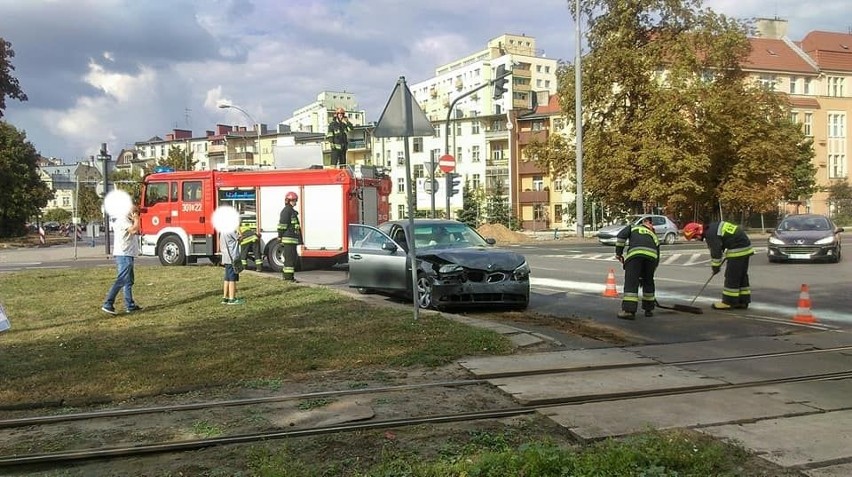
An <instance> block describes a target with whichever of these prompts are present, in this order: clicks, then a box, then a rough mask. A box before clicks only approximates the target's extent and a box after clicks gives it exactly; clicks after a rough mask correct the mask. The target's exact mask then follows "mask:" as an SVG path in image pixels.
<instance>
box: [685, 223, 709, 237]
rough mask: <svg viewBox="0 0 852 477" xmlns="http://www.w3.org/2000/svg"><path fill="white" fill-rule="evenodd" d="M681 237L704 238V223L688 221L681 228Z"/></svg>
mask: <svg viewBox="0 0 852 477" xmlns="http://www.w3.org/2000/svg"><path fill="white" fill-rule="evenodd" d="M683 237H684V238H685V239H686V240H693V239H695V240H704V225H702V224H700V223H698V222H690V223H688V224H686V227H684V228H683Z"/></svg>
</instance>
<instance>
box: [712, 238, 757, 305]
mask: <svg viewBox="0 0 852 477" xmlns="http://www.w3.org/2000/svg"><path fill="white" fill-rule="evenodd" d="M704 240H705V241H706V242H707V248H709V249H710V266H711V267H712V270H713V275H716V274H717V273H719V272H720V271H721V269H722V261H723V260H722V256H723V255H724V257H725V260H724V261H727V263H728V264H727V265H726V266H725V284H724V285H723V286H722V301H720V302H717V303H713V309H715V310H730V309H731V308H741V309H745V308H748V304H749V303H751V288H750V287H749V283H748V262H749V258H750V257H751V256H752V255H754V249H753V248H751V239H749V238H748V235H746V233H745V231H743V229H742V227H740V226H738V225H736V224H732V223H730V222H725V221H719V222H712V223H709V224H706V225H704Z"/></svg>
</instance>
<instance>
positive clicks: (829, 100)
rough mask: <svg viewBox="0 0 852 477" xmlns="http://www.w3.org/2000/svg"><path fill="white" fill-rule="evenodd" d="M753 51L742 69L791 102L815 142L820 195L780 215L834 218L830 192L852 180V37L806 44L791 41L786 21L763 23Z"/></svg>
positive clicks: (815, 36)
mask: <svg viewBox="0 0 852 477" xmlns="http://www.w3.org/2000/svg"><path fill="white" fill-rule="evenodd" d="M756 27H757V35H756V37H754V38H751V39H750V41H751V45H752V51H751V54H750V55H749V58H748V59H747V60H746V61H745V62H744V64H743V65H742V67H743V69H744V70H745V71H746V72H748V73H749V75H750V77H751V79H752V80H753V81H756V82H758V83H761V84H763V85H766V86H767V87H769V88H772V89H774V90H775V91H777V92H778V93H779V94H785V95H787V96H788V97H789V101H790V105H791V107H792V112H791V115H792V116H791V119H792V120H793V121H795V122H797V123H799V124H801V125H802V128H803V130H804V132H805V134H806V135H807V136H808V137H810V138H812V139H813V148H814V153H815V157H814V159H813V160H814V165H815V166H816V167H817V175H816V181H817V185H818V186H819V187H820V191H819V192H817V193H816V194H814V195H813V196H812V197H803V198H801V200H800V201H799V202H797V203H790V204H782V207H781V211H782V212H784V211H792V210H796V206H799V211H800V212H805V211H808V212H814V213H820V214H829V215H830V214H831V212H832V210H831V206H830V203H829V201H828V193H827V190H826V188H827V187H828V186H830V185H831V184H832V183H835V182H838V181H848V179H849V150H850V147H849V146H850V144H849V130H848V123H847V119H848V117H849V115H850V113H852V94H850V91H849V89H848V88H847V84H846V83H852V50H850V48H852V34H850V33H836V32H825V31H811V32H810V33H808V34H807V35H805V37H804V38H803V39H802V40H801V41H793V40H790V39H789V38H787V36H786V34H787V21H786V20H781V19H777V18H774V19H758V20H757V22H756Z"/></svg>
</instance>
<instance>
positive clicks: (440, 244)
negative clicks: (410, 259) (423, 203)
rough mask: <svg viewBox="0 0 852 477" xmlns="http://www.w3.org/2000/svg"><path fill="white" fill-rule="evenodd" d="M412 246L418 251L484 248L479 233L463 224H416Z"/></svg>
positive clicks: (484, 245) (484, 242) (486, 244)
mask: <svg viewBox="0 0 852 477" xmlns="http://www.w3.org/2000/svg"><path fill="white" fill-rule="evenodd" d="M414 244H415V245H416V247H417V248H418V249H423V250H428V249H431V248H465V247H486V246H488V243H487V242H486V241H485V239H483V238H482V236H481V235H479V233H477V232H476V231H475V230H473V229H472V228H470V227H469V226H467V225H465V224H461V223H459V224H416V225H415V226H414Z"/></svg>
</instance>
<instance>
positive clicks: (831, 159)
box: [828, 154, 846, 179]
mask: <svg viewBox="0 0 852 477" xmlns="http://www.w3.org/2000/svg"><path fill="white" fill-rule="evenodd" d="M845 177H846V156H844V155H842V154H829V155H828V178H829V179H844V178H845Z"/></svg>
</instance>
